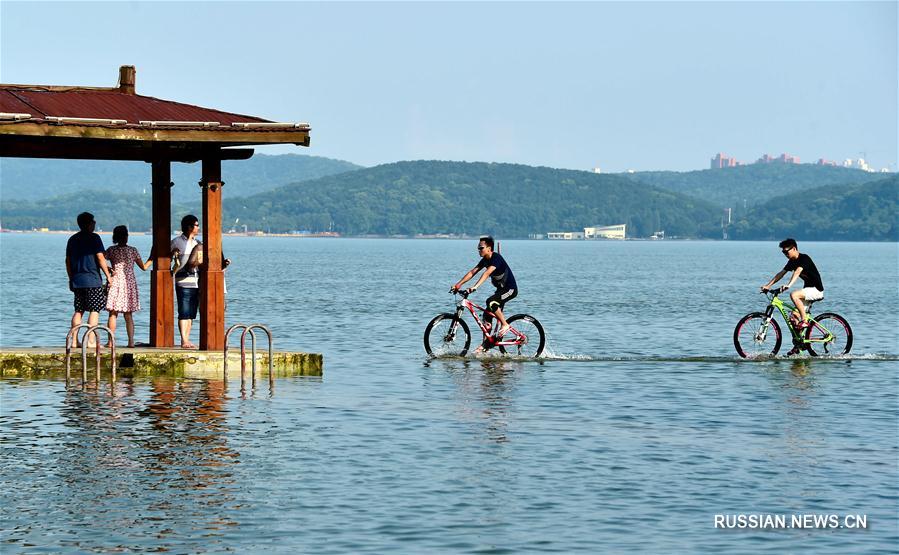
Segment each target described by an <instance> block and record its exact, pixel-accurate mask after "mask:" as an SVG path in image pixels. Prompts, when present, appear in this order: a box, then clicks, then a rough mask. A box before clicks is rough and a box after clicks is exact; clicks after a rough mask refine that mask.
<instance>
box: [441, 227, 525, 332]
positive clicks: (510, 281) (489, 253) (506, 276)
mask: <svg viewBox="0 0 899 555" xmlns="http://www.w3.org/2000/svg"><path fill="white" fill-rule="evenodd" d="M478 254H479V255H480V257H481V260H480V261H479V262H478V264H477V266H475V267H474V268H472V269H471V270H469V271H468V273H467V274H465V275H464V276H462V279H460V280H459V281H457V282H456V283H455V285H453V286H452V287H450V291H452V292H453V293H455V292H456V291H458V290H459V289H460V288H461V287H462V285H463V284H464V283H465V282H467V281H468V280H470V279H471V278H473V277H474V276H475V274H477V273H478V272H480V271H481V270H484V269H486V271H485V272H484V274H483V275H481V277H480V279H478V281H477V283H475V285H474V287H470V288H469V289H468V292H469V293H474V292H475V290H477V288H478V287H480V286H481V284H482V283H484V282H485V281H487V277H488V276H489V277H490V281H491V282H492V283H493V286H494V287H496V292H495V293H494V294H493V295H490V296H489V297H488V298H487V310H489V311H490V312H493V313H494V314H496V318H497V319H498V320H499V323H500V326H501V327H500V329H499V333H498V334H497V337H501V336H502V335H503V334H504V333H506V332H507V331H509V323H508V322H506V317H505V316H503V307H504V306H505V305H506V303H507V302H509V301H511V300H512V299H514V298H515V297H516V296H517V295H518V285H517V284H516V283H515V276H514V275H513V274H512V269H511V268H509V265H508V264H507V263H506V259H505V258H503V257H502V256H501V255H500V254H499V253H498V252H493V237H490V236H486V237H481V239H480V241H478ZM491 320H492V318H491V317H490V313H489V312H485V313H484V323H485V324H487V325H488V326H489V325H490V321H491Z"/></svg>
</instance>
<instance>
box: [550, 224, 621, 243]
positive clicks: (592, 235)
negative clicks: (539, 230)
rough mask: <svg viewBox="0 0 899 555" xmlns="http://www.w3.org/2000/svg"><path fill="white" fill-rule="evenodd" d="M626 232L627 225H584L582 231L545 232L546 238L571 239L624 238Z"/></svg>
mask: <svg viewBox="0 0 899 555" xmlns="http://www.w3.org/2000/svg"><path fill="white" fill-rule="evenodd" d="M626 234H627V225H626V224H618V225H607V226H595V227H585V228H584V231H583V232H580V231H550V232H549V233H547V234H546V238H547V239H556V240H565V241H572V240H575V239H624V238H625V236H626Z"/></svg>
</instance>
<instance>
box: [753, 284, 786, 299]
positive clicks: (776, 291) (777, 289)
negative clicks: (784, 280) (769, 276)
mask: <svg viewBox="0 0 899 555" xmlns="http://www.w3.org/2000/svg"><path fill="white" fill-rule="evenodd" d="M785 291H787V288H786V287H783V286H781V287H774V288H772V289H762V290H761V291H759V294H760V295H771V296H772V297H776V296H778V295H780V294H781V293H783V292H785Z"/></svg>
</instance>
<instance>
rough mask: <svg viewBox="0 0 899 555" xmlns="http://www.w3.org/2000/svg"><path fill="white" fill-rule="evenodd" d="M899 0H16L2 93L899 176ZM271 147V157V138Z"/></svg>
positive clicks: (465, 153)
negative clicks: (98, 97)
mask: <svg viewBox="0 0 899 555" xmlns="http://www.w3.org/2000/svg"><path fill="white" fill-rule="evenodd" d="M897 24H899V21H897V3H896V2H895V1H890V2H867V3H866V2H846V3H844V2H800V3H775V2H755V3H735V2H695V3H682V2H660V3H649V2H633V3H616V2H597V3H587V2H575V3H517V2H498V3H471V2H465V3H436V2H419V3H412V2H406V3H379V2H364V3H348V2H340V3H334V2H332V3H327V4H325V3H304V2H272V3H258V2H254V3H247V2H204V3H188V2H152V3H149V2H147V3H145V2H121V3H82V2H66V3H61V4H60V3H35V2H29V3H18V2H8V1H5V0H4V1H2V2H0V46H2V48H0V80H2V81H3V82H4V83H36V84H65V85H75V84H78V85H95V86H97V85H99V86H113V85H115V84H116V80H117V77H118V67H119V65H122V64H133V65H135V66H137V91H138V93H139V94H144V95H150V96H156V97H160V98H165V99H170V100H178V101H183V102H189V103H194V104H199V105H203V106H209V107H215V108H220V109H224V110H228V111H233V112H239V113H247V114H252V115H258V116H262V117H265V118H268V119H273V120H277V121H308V122H309V123H311V125H312V145H313V146H312V147H311V148H309V149H301V148H299V147H279V149H278V150H275V152H286V151H288V150H289V151H292V152H301V153H306V154H315V155H320V156H329V157H333V158H341V159H345V160H349V161H352V162H356V163H359V164H363V165H374V164H379V163H384V162H392V161H396V160H415V159H442V160H469V161H474V160H483V161H502V162H516V163H524V164H530V165H546V166H554V167H563V168H575V169H589V168H591V167H593V166H597V165H599V166H601V167H602V168H603V171H623V170H625V169H628V168H633V169H637V170H651V169H673V170H690V169H701V168H706V167H708V163H709V158H710V157H711V156H712V155H713V154H714V153H716V152H718V151H724V152H726V153H728V154H731V155H733V156H736V157H737V158H738V159H740V160H743V161H746V162H752V161H754V160H755V159H756V158H758V157H759V156H760V155H761V154H763V153H770V154H773V155H777V154H780V153H781V152H788V153H791V154H794V155H798V156H800V157H801V159H802V161H803V162H806V161H813V160H816V159H818V158H819V157H825V158H830V159H838V160H842V159H844V158H847V157H852V158H858V157H859V156H861V153H863V152H864V153H866V157H867V159H868V160H869V161H870V162H871V163H872V164H873V165H876V166H877V167H878V168H880V167H883V166H889V167H890V168H891V169H893V170H895V169H896V159H897V119H899V116H897V103H899V101H897V86H899V85H897ZM263 152H273V151H272V150H265V151H263Z"/></svg>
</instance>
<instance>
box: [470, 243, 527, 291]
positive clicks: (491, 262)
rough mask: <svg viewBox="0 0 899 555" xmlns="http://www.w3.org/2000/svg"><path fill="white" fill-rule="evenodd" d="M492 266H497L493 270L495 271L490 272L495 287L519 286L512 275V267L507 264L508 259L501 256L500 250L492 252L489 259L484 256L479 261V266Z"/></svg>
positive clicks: (511, 287)
mask: <svg viewBox="0 0 899 555" xmlns="http://www.w3.org/2000/svg"><path fill="white" fill-rule="evenodd" d="M490 266H493V267H494V268H496V269H495V270H493V273H492V274H490V281H491V282H492V283H493V286H494V287H496V288H497V289H517V288H518V286H517V285H516V283H515V276H514V275H512V269H511V268H509V265H508V264H506V259H505V258H503V257H502V256H500V254H499V253H498V252H495V253H493V254H491V255H490V258H489V259H487V258H482V259H481V261H480V262H478V268H489V267H490Z"/></svg>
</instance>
